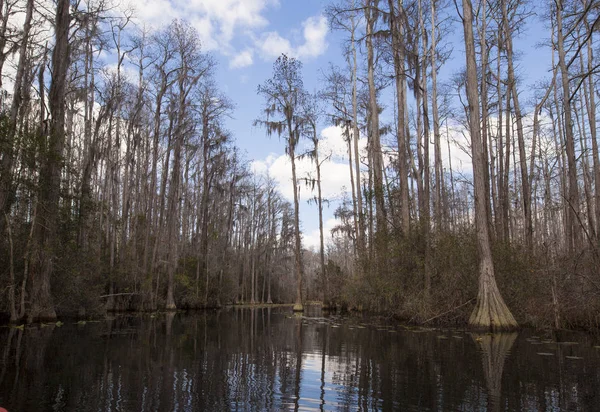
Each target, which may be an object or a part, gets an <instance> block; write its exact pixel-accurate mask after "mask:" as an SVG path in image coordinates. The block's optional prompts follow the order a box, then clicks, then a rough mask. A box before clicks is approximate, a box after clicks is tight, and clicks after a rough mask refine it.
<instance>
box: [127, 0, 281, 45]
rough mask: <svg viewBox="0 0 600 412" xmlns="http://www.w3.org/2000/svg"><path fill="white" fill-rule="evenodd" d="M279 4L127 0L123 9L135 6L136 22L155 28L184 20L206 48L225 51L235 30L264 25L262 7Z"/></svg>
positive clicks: (242, 0)
mask: <svg viewBox="0 0 600 412" xmlns="http://www.w3.org/2000/svg"><path fill="white" fill-rule="evenodd" d="M278 5H279V1H278V0H129V2H128V3H126V4H125V3H124V6H123V8H132V9H134V10H135V18H136V20H137V21H139V22H143V23H145V24H148V25H151V26H154V27H158V26H162V25H166V24H168V23H170V22H171V21H172V20H173V19H186V20H188V21H190V22H192V24H193V25H194V27H195V28H196V29H197V30H198V33H199V34H200V38H201V40H202V44H203V47H204V49H205V50H206V51H210V50H219V51H221V52H223V53H224V54H227V53H229V52H230V50H231V44H230V43H231V41H232V39H233V38H234V36H235V34H236V32H239V31H242V30H250V31H253V30H259V29H262V28H264V27H266V26H267V24H268V23H269V22H268V20H267V19H266V18H265V17H264V15H263V14H264V12H265V10H266V9H267V8H269V7H275V6H278Z"/></svg>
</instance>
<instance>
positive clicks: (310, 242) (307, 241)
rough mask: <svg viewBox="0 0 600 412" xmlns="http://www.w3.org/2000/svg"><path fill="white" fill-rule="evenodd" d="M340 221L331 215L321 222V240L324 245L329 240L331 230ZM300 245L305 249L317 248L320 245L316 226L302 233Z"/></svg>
mask: <svg viewBox="0 0 600 412" xmlns="http://www.w3.org/2000/svg"><path fill="white" fill-rule="evenodd" d="M340 223H341V221H339V220H337V219H336V218H333V217H332V218H329V219H326V220H325V221H324V222H323V241H324V243H325V245H327V243H329V242H330V241H331V230H332V229H333V228H334V227H336V226H337V225H339V224H340ZM302 246H304V247H305V248H307V249H313V250H319V248H320V247H321V239H320V233H319V229H318V228H317V229H314V230H311V231H310V232H308V233H304V234H303V235H302Z"/></svg>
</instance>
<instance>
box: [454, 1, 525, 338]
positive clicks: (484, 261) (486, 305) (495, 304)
mask: <svg viewBox="0 0 600 412" xmlns="http://www.w3.org/2000/svg"><path fill="white" fill-rule="evenodd" d="M462 6H463V17H462V20H463V28H464V36H465V37H464V39H465V57H466V64H467V86H466V87H467V98H468V102H469V119H468V120H469V131H470V134H471V151H472V158H473V180H474V186H475V224H476V230H477V249H478V252H479V293H478V295H477V304H476V306H475V308H474V310H473V313H472V314H471V318H470V319H469V324H470V325H471V326H472V327H474V328H485V329H491V330H502V329H510V328H515V327H516V326H517V322H516V320H515V319H514V317H513V316H512V314H511V312H510V310H509V309H508V307H507V306H506V304H505V303H504V299H502V296H501V294H500V291H499V289H498V286H497V285H496V279H495V275H494V263H493V261H492V251H491V247H490V236H489V227H488V222H487V217H486V204H485V197H486V196H487V194H486V193H485V182H484V176H485V173H484V168H485V167H486V165H485V164H484V157H483V145H482V144H481V131H480V127H481V125H480V119H479V96H478V92H477V65H476V61H475V42H474V38H473V6H472V4H471V0H463V2H462Z"/></svg>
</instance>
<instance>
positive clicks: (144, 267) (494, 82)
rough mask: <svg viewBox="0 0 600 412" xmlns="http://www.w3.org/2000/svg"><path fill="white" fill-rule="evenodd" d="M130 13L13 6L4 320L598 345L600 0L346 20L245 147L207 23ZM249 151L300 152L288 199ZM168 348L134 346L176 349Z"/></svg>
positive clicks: (333, 20) (410, 10)
mask: <svg viewBox="0 0 600 412" xmlns="http://www.w3.org/2000/svg"><path fill="white" fill-rule="evenodd" d="M120 3H121V2H119V1H112V0H76V1H75V0H54V1H51V0H0V92H1V93H0V208H1V216H0V313H1V314H2V319H1V320H2V323H5V324H8V323H9V322H11V323H13V324H16V325H22V324H25V323H28V324H31V323H37V322H45V323H48V322H52V323H54V322H56V321H57V320H58V319H63V320H64V319H67V318H77V319H78V320H81V321H90V320H95V319H99V318H101V317H103V316H105V314H106V313H108V312H126V311H132V312H152V313H155V312H157V311H160V313H161V315H160V316H163V315H164V313H162V312H164V311H176V310H180V309H184V310H185V309H211V310H212V309H215V308H221V307H224V306H227V305H233V304H259V303H261V304H271V303H286V304H293V305H294V307H293V309H294V310H295V311H297V312H301V311H303V310H305V309H306V306H307V303H309V302H321V303H322V305H323V307H324V308H335V309H339V310H342V309H347V310H351V311H357V312H368V313H376V314H378V315H383V316H386V317H389V318H394V319H397V320H402V321H406V322H408V323H410V324H420V325H429V326H431V325H446V326H447V325H459V326H465V325H470V326H471V327H472V328H475V329H484V330H490V329H491V330H495V331H499V330H507V329H515V328H517V327H518V326H533V327H541V328H545V329H585V330H597V329H598V327H599V325H600V269H599V268H600V160H599V154H598V137H597V117H598V108H597V103H596V101H597V100H598V99H599V98H600V93H599V90H600V89H599V85H598V82H597V80H598V79H599V71H600V69H599V66H600V60H599V59H598V56H600V50H599V49H598V46H599V45H600V7H599V4H598V2H596V1H594V0H555V1H551V2H533V1H525V0H456V1H450V0H404V1H394V0H389V1H385V0H332V1H330V2H326V3H327V4H324V7H325V8H324V9H323V10H322V15H323V16H325V18H326V20H327V24H328V28H329V31H330V32H331V33H332V35H335V36H336V37H335V38H336V39H337V40H336V41H337V42H338V43H340V44H341V46H340V52H339V53H341V55H339V56H335V59H336V60H335V63H332V64H330V65H329V66H326V67H322V68H321V70H320V73H319V84H318V86H317V87H314V88H313V86H312V85H311V86H310V87H309V86H307V85H305V81H304V79H305V77H304V76H305V75H306V73H305V70H306V69H305V67H303V62H302V59H301V58H299V57H298V56H294V55H286V54H283V55H280V57H278V58H277V59H276V60H274V62H273V66H272V70H271V71H270V72H264V73H263V74H262V79H263V80H262V82H260V83H258V84H256V85H255V88H256V89H255V93H256V95H257V96H258V98H259V99H260V101H261V104H262V106H260V107H259V106H257V107H255V108H253V110H254V118H255V120H254V121H253V122H250V123H249V124H248V125H247V128H248V130H250V129H253V130H254V132H253V134H252V137H249V136H250V135H236V134H235V133H234V132H232V130H230V129H229V128H228V124H229V123H228V122H229V119H230V118H232V117H235V115H236V114H235V113H236V111H237V110H240V108H239V107H236V104H235V96H234V93H235V92H234V91H233V90H231V89H229V88H227V87H225V86H226V85H223V84H220V82H219V81H217V76H216V74H217V73H218V71H219V70H222V69H223V68H222V67H220V66H219V64H218V62H217V60H218V59H216V58H215V56H214V54H213V53H212V52H207V51H205V50H204V45H203V44H202V42H201V41H200V35H199V33H198V29H199V28H198V27H196V26H195V25H194V24H191V23H190V22H187V21H185V20H173V21H172V22H171V23H170V24H167V25H164V26H161V27H152V28H150V27H148V26H146V25H144V24H141V23H140V21H139V20H138V19H137V17H136V14H135V11H134V10H130V9H128V8H126V7H122V5H121V4H120ZM532 21H535V22H536V23H535V30H534V31H532V30H529V31H528V29H527V27H528V24H530V23H531V22H532ZM528 36H529V37H531V36H533V37H536V38H537V40H538V42H539V47H540V48H546V49H547V50H548V53H547V55H548V60H547V61H544V62H539V64H541V65H543V67H544V70H543V71H541V72H540V73H539V77H538V79H537V81H536V82H535V83H531V82H527V83H526V82H522V81H521V79H520V76H521V74H522V71H523V70H526V69H527V68H523V67H521V66H520V58H521V54H520V44H521V42H522V41H523V38H524V37H528ZM338 40H339V41H338ZM332 59H333V56H332ZM451 62H453V63H452V64H454V65H456V67H457V68H456V70H454V71H453V75H452V76H444V77H443V79H441V78H439V77H438V75H439V74H440V72H442V71H443V70H445V67H446V66H445V65H447V64H450V63H451ZM226 90H227V91H226ZM246 109H248V108H246ZM326 126H335V127H336V128H337V130H339V131H340V133H341V134H342V136H343V139H344V142H345V144H346V146H347V156H348V161H347V173H348V175H349V176H350V182H351V183H350V185H349V187H347V188H346V190H347V192H346V194H345V195H344V196H343V197H341V198H340V199H325V198H324V196H323V195H322V188H321V182H322V170H321V165H322V164H323V162H324V161H325V159H326V158H327V156H328V154H327V153H326V152H324V151H323V150H322V149H321V146H320V145H319V143H320V142H321V139H322V135H321V131H322V129H323V128H324V127H326ZM250 138H252V139H279V141H280V142H282V145H283V146H285V154H286V156H287V157H288V161H289V167H290V168H291V172H292V179H291V181H290V182H289V185H291V187H292V189H293V190H292V192H293V198H288V197H286V196H284V195H283V194H282V193H283V192H282V190H281V188H280V187H279V186H278V185H277V184H276V182H275V180H274V179H273V178H272V177H271V176H268V175H266V176H265V175H259V174H258V173H257V172H256V171H254V170H253V169H252V168H251V167H250V161H251V160H252V159H248V158H247V157H246V155H245V153H244V152H243V151H242V150H240V149H238V147H237V146H236V142H239V141H240V140H242V139H250ZM301 147H303V148H304V147H309V148H310V150H307V151H306V150H304V149H303V150H300V148H301ZM363 148H364V149H363ZM461 150H462V151H463V153H464V154H465V155H466V156H467V157H468V158H469V159H470V165H469V168H468V170H462V169H459V168H458V165H457V164H456V162H454V163H453V160H454V159H455V157H454V156H455V153H456V152H458V151H461ZM307 158H308V159H310V160H311V164H312V165H313V167H314V173H311V174H310V176H305V175H303V174H300V173H297V170H296V162H298V161H300V160H301V159H307ZM300 191H303V192H305V191H309V192H310V193H311V197H312V201H313V203H312V207H313V209H311V210H315V212H314V216H312V217H311V218H314V219H315V220H316V219H319V227H320V242H319V243H320V247H317V248H308V247H306V245H305V243H304V239H303V237H304V235H305V233H303V229H302V227H303V222H302V219H306V218H307V216H306V213H305V212H302V210H307V209H306V208H307V207H308V206H307V205H306V202H304V201H302V200H301V199H300V194H299V193H300ZM326 207H334V208H335V218H336V221H337V224H336V226H335V227H334V228H333V230H331V231H325V229H324V224H323V211H324V208H326ZM211 313H212V312H211ZM148 316H149V315H148ZM198 316H202V315H198ZM211 316H212V315H211ZM223 316H224V317H226V318H227V316H233V315H223ZM236 316H237V315H236ZM177 319H179V318H177ZM227 319H229V318H227ZM236 319H237V318H236ZM261 319H262V318H261ZM281 319H284V318H281ZM198 322H199V321H198V320H194V321H191V320H189V319H188V320H185V319H183V320H177V321H176V322H175V324H174V326H173V328H177V327H182V328H183V327H184V326H185V327H188V326H189V327H194V328H198V327H199V326H198ZM203 322H205V320H203ZM186 325H187V326H186ZM190 325H192V326H190ZM194 325H195V326H194ZM236 325H237V323H236ZM301 326H302V325H300V326H298V328H300V327H301ZM19 327H20V326H19ZM202 327H204V326H202ZM240 327H241V326H240ZM103 328H104V326H98V327H97V328H96V329H97V330H95V332H93V333H97V334H102V333H109V334H110V333H111V332H110V331H104V330H103ZM152 328H153V326H151V323H149V324H144V326H143V328H142V329H141V330H140V331H139V333H142V334H148V336H155V335H156V336H158V337H159V338H160V339H162V338H164V335H163V332H162V329H161V332H160V333H159V332H156V331H155V330H154V329H152ZM11 330H12V329H11ZM230 332H231V331H224V333H230ZM36 333H37V334H39V336H37V335H36V336H31V337H30V338H28V339H33V340H36V339H37V340H42V341H44V342H45V340H44V339H46V338H45V337H44V330H43V329H40V330H39V331H37V332H36ZM57 333H58V332H57ZM186 333H187V332H186ZM190 333H191V332H190ZM231 333H232V332H231ZM289 333H290V334H291V335H290V336H292V338H293V336H294V335H293V329H291V330H290V331H289ZM314 333H315V334H316V333H317V332H314ZM352 333H354V332H352ZM6 334H8V332H6ZM16 334H18V335H19V336H20V334H21V332H15V331H12V332H11V334H10V336H11V337H12V336H13V335H14V336H17V335H16ZM2 336H4V337H6V336H5V333H4V332H3V334H2ZM94 336H95V335H94ZM199 336H200V335H198V333H197V332H194V342H196V340H197V339H200V337H199ZM386 336H387V335H386ZM482 336H483V337H479V338H477V337H475V338H473V339H474V342H476V344H477V345H484V344H486V342H487V341H486V339H488V337H486V336H487V335H482ZM515 336H516V335H514V336H512V335H510V336H509V337H508V338H507V339H508V340H507V342H509V343H510V344H508V343H506V342H505V341H503V340H500V341H498V340H496V341H493V342H492V343H493V344H494V345H500V346H502V345H505V343H506V345H508V347H507V348H506V350H505V352H506V351H508V350H510V347H511V346H512V344H513V342H514V341H515V339H516V337H515ZM313 338H314V339H312V338H311V339H312V340H311V341H310V342H311V345H321V344H323V345H325V343H322V342H321V340H319V339H320V338H319V337H318V336H317V335H315V336H314V337H313ZM413 338H414V337H413ZM11 339H12V338H11ZM14 339H16V337H15V338H14ZM82 339H84V340H86V341H87V340H88V339H89V337H88V336H87V335H86V336H84V337H83V338H82ZM205 339H207V338H205ZM364 339H366V340H365V342H367V343H368V339H369V337H368V336H366V335H365V336H364ZM386 339H387V338H386ZM414 339H417V338H414ZM478 339H479V340H478ZM209 340H210V339H209ZM219 342H220V341H219ZM226 342H228V341H226ZM261 342H262V341H261ZM411 342H412V343H410V344H411V345H413V346H415V347H418V342H417V343H415V342H416V341H415V342H413V341H411ZM432 342H433V343H431V342H430V344H431V345H435V342H436V341H432ZM452 342H454V341H452ZM519 342H520V341H519ZM180 343H181V342H180ZM367 343H365V345H366V346H364V347H367V346H368V345H367ZM454 343H456V342H454ZM492 343H490V344H492ZM178 344H179V343H178ZM181 344H182V345H183V343H181ZM194 344H195V343H194ZM265 344H266V343H265ZM52 345H56V342H55V343H53V344H50V346H48V350H50V347H51V346H52ZM90 345H93V343H90ZM298 345H300V346H301V345H302V343H301V342H300V343H299V344H298ZM361 345H362V344H361ZM517 346H518V345H517ZM9 347H10V344H9ZM360 348H363V346H359V349H360ZM427 348H428V347H427ZM496 349H498V348H496ZM28 350H29V349H28ZM140 350H141V351H142V352H144V349H143V348H142V349H140ZM190 350H191V349H190V348H187V349H186V350H185V351H184V352H181V354H179V352H177V355H176V357H175V358H171V360H170V362H171V364H173V363H177V362H179V361H180V356H182V357H183V356H184V355H185V354H187V353H189V351H190ZM340 350H341V349H340ZM360 350H362V349H360ZM390 350H392V349H390ZM423 350H429V349H423ZM498 350H500V351H504V349H502V348H500V349H498ZM94 352H95V351H94ZM101 352H102V351H101V350H100V351H99V352H97V353H99V355H98V356H101ZM95 353H96V352H95ZM149 353H150V352H149ZM125 354H126V353H124V355H123V356H125ZM79 355H80V354H78V353H76V354H75V356H79ZM31 356H33V355H31ZM40 356H42V355H40ZM86 356H87V355H86ZM144 356H147V357H148V359H149V356H150V355H148V354H144ZM160 356H162V355H160ZM336 356H337V355H336ZM298 359H300V358H298ZM221 360H223V359H220V358H219V359H216V360H215V361H219V362H220V361H221ZM105 361H106V360H105ZM110 361H111V362H112V360H110ZM223 361H224V360H223ZM292 361H293V362H295V360H293V359H292ZM101 362H102V360H100V361H99V363H98V364H100V363H101ZM210 362H212V361H210ZM281 362H284V363H285V362H286V360H281ZM290 362H291V361H290ZM314 362H317V363H319V362H321V359H320V358H318V359H317V358H315V359H314ZM540 362H541V361H540ZM268 363H269V362H266V363H265V365H266V364H268ZM435 365H436V364H435V363H432V364H431V366H430V367H431V368H436V367H437V366H435ZM478 365H479V364H478ZM171 366H172V365H171ZM363 366H364V365H363ZM378 367H379V366H378ZM271 372H272V371H271ZM271 372H270V369H267V370H265V373H266V374H271ZM244 373H245V372H244ZM273 373H275V372H273ZM478 373H481V372H478ZM434 375H435V374H432V375H431V376H434ZM265 376H266V375H265ZM269 376H271V375H269ZM273 376H275V375H273ZM361 376H362V375H359V377H358V379H362V377H361ZM422 376H423V379H430V375H428V374H426V373H424V375H422ZM500 376H502V373H501V372H500ZM88 378H89V376H88ZM230 378H231V376H230ZM57 379H70V378H69V377H66V376H59V377H58V378H57ZM207 379H212V378H207ZM222 379H224V380H226V379H229V378H227V377H226V376H225V377H223V378H222ZM273 379H275V378H273ZM281 379H287V378H286V377H284V376H282V377H281ZM290 379H291V378H290ZM340 379H341V378H340ZM385 379H387V378H385ZM399 379H400V378H399ZM490 379H492V378H490ZM385 382H388V381H387V380H385ZM385 382H384V383H385ZM393 382H397V381H393ZM488 383H490V382H488ZM31 384H32V385H34V386H35V385H36V384H37V383H36V382H32V383H31ZM490 384H493V382H492V383H490ZM263 389H265V387H263ZM265 390H267V389H265ZM289 390H290V391H293V390H294V389H293V387H290V388H289ZM408 392H410V391H408ZM82 396H83V395H82ZM248 396H250V395H248ZM473 396H475V395H473ZM217 398H218V397H215V399H214V401H215V402H217V401H218V399H217ZM440 399H441V398H440ZM389 402H390V403H389V404H387V405H390V406H391V405H394V404H393V400H389ZM213 406H214V405H213ZM296 406H297V405H296ZM455 406H456V405H455ZM271 407H274V408H275V407H276V406H273V405H271ZM368 408H369V407H368V406H366V409H368ZM242 409H243V407H242Z"/></svg>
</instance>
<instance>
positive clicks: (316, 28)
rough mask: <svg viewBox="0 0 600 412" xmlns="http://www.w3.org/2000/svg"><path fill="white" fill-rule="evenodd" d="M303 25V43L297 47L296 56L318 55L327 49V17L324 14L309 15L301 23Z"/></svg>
mask: <svg viewBox="0 0 600 412" xmlns="http://www.w3.org/2000/svg"><path fill="white" fill-rule="evenodd" d="M302 26H303V27H304V44H302V45H301V46H300V47H298V50H297V54H298V57H300V58H302V57H304V58H306V57H318V56H320V55H322V54H323V53H325V50H327V42H326V41H325V37H326V36H327V31H328V28H327V19H326V18H325V16H315V17H309V18H308V19H307V20H305V21H304V23H302Z"/></svg>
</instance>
